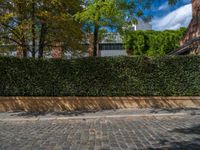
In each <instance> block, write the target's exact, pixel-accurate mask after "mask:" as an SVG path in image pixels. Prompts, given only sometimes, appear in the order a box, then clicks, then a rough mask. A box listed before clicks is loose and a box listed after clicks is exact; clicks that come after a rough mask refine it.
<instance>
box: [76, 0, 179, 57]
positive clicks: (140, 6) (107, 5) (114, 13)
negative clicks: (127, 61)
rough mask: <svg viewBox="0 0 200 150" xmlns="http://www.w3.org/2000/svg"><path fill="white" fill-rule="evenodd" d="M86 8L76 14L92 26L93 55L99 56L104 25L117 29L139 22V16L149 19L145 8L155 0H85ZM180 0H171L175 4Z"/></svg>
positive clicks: (79, 18) (120, 29) (170, 2)
mask: <svg viewBox="0 0 200 150" xmlns="http://www.w3.org/2000/svg"><path fill="white" fill-rule="evenodd" d="M83 1H84V2H85V3H84V7H85V8H84V9H83V10H82V11H80V12H78V13H77V14H76V18H77V19H78V20H80V21H83V22H84V25H85V24H87V25H89V26H90V27H92V28H91V29H92V30H90V32H92V33H93V37H94V38H93V56H97V46H98V41H99V40H98V39H99V31H100V30H101V29H102V28H103V27H111V28H114V29H115V30H117V31H119V32H120V31H122V29H123V28H127V27H129V26H130V25H131V24H133V23H137V19H138V18H142V19H144V20H149V19H150V18H151V16H150V15H148V14H145V13H144V10H145V9H149V8H150V6H151V4H152V2H153V1H154V0H142V1H141V0H86V1H85V0H83ZM176 1H178V0H169V4H174V3H175V2H176Z"/></svg>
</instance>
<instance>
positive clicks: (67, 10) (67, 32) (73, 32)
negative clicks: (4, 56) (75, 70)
mask: <svg viewBox="0 0 200 150" xmlns="http://www.w3.org/2000/svg"><path fill="white" fill-rule="evenodd" d="M81 4H82V2H81V0H70V1H68V0H51V1H49V0H10V1H9V2H8V1H7V0H1V1H0V8H1V15H0V41H2V42H3V43H4V44H8V45H16V46H18V47H20V48H21V49H23V52H24V57H25V55H26V56H27V53H28V52H30V53H32V56H33V57H35V54H36V53H37V52H38V51H42V52H41V53H42V54H43V51H45V50H49V49H52V47H54V46H55V45H56V46H57V45H58V44H60V45H61V46H62V47H65V49H64V50H74V51H75V50H77V49H80V45H81V44H80V43H81V41H82V31H81V27H82V24H81V23H78V22H77V21H75V19H74V16H73V15H74V14H75V13H77V12H78V11H80V10H81V9H82V7H81ZM81 48H82V47H81ZM0 50H1V49H0ZM18 50H19V49H18ZM8 51H9V49H8ZM41 53H40V52H39V54H41ZM42 54H41V55H42ZM41 57H43V56H41Z"/></svg>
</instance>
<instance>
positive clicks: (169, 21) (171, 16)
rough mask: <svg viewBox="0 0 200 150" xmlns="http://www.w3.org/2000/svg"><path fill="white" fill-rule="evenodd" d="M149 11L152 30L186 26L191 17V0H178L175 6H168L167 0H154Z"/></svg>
mask: <svg viewBox="0 0 200 150" xmlns="http://www.w3.org/2000/svg"><path fill="white" fill-rule="evenodd" d="M150 13H151V14H152V15H153V19H152V22H151V24H152V26H153V29H154V30H166V29H171V30H176V29H179V28H180V27H187V26H188V24H189V23H190V21H191V18H192V5H191V0H179V2H178V3H177V4H176V5H175V6H169V5H168V3H167V0H156V2H155V3H154V5H153V7H152V9H151V11H150Z"/></svg>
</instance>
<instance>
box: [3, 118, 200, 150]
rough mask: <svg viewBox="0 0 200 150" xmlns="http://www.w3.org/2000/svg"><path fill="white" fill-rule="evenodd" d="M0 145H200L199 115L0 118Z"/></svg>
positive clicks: (117, 149)
mask: <svg viewBox="0 0 200 150" xmlns="http://www.w3.org/2000/svg"><path fill="white" fill-rule="evenodd" d="M0 149H1V150H7V149H8V150H15V149H24V150H31V149H35V150H38V149H42V150H44V149H47V150H52V149H55V150H61V149H63V150H68V149H69V150H87V149H91V150H109V149H113V150H124V149H128V150H134V149H149V150H151V149H181V150H182V149H191V150H195V149H200V116H199V115H193V116H192V115H191V116H179V117H141V118H134V117H129V118H128V117H127V118H109V119H108V118H107V119H105V118H100V119H86V120H85V119H82V120H55V121H0Z"/></svg>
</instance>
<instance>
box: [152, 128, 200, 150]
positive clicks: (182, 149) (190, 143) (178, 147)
mask: <svg viewBox="0 0 200 150" xmlns="http://www.w3.org/2000/svg"><path fill="white" fill-rule="evenodd" d="M169 132H172V133H177V134H181V136H183V137H184V136H189V135H190V134H191V135H194V134H195V135H197V136H199V138H193V139H192V140H185V141H176V140H175V141H170V140H168V139H162V140H160V141H159V144H160V145H162V146H161V147H159V148H148V150H157V149H160V150H161V149H167V150H200V124H199V125H197V126H193V127H191V128H178V129H174V130H172V131H169Z"/></svg>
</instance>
